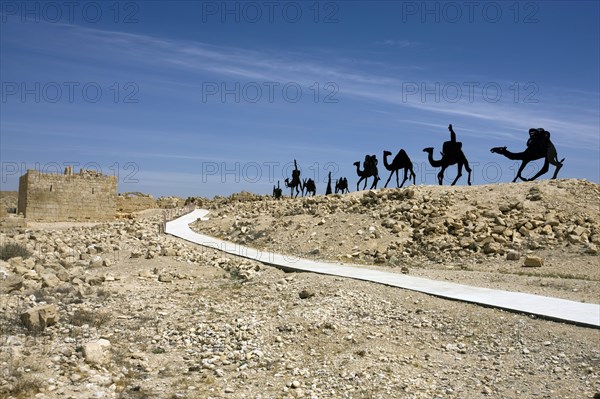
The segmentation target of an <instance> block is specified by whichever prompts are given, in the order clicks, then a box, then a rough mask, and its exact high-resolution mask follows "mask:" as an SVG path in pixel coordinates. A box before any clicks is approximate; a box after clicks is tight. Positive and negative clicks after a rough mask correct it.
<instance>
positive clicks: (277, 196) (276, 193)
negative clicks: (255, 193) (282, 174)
mask: <svg viewBox="0 0 600 399" xmlns="http://www.w3.org/2000/svg"><path fill="white" fill-rule="evenodd" d="M282 195H283V192H282V190H281V188H280V187H279V180H277V187H275V186H273V198H275V199H281V196H282Z"/></svg>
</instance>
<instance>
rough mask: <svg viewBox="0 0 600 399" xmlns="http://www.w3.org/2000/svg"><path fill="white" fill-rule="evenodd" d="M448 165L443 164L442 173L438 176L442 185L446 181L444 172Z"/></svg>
mask: <svg viewBox="0 0 600 399" xmlns="http://www.w3.org/2000/svg"><path fill="white" fill-rule="evenodd" d="M446 168H447V166H445V165H444V166H442V170H440V173H438V175H437V177H438V183H439V185H440V186H441V185H442V184H443V182H444V172H445V171H446Z"/></svg>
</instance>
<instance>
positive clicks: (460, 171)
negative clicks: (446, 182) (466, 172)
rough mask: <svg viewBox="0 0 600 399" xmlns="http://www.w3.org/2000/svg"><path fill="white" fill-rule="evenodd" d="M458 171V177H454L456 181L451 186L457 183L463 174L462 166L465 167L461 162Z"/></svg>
mask: <svg viewBox="0 0 600 399" xmlns="http://www.w3.org/2000/svg"><path fill="white" fill-rule="evenodd" d="M457 166H458V168H457V169H458V173H457V174H456V178H455V179H454V181H453V182H452V184H451V186H453V185H455V184H456V182H457V181H458V179H460V177H461V176H462V168H463V164H462V163H459V164H458V165H457Z"/></svg>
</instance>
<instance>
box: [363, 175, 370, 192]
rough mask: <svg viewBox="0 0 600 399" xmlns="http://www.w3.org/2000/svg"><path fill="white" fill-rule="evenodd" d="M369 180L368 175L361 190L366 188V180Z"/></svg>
mask: <svg viewBox="0 0 600 399" xmlns="http://www.w3.org/2000/svg"><path fill="white" fill-rule="evenodd" d="M368 180H369V178H368V177H365V184H364V185H363V190H366V189H367V181H368Z"/></svg>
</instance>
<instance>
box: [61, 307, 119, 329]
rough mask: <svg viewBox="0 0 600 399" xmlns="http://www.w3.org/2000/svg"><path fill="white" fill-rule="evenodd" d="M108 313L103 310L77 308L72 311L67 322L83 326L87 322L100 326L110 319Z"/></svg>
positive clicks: (89, 324)
mask: <svg viewBox="0 0 600 399" xmlns="http://www.w3.org/2000/svg"><path fill="white" fill-rule="evenodd" d="M110 319H111V317H110V314H108V313H104V312H92V311H89V310H85V309H78V310H76V311H75V312H74V313H73V316H71V318H70V320H69V322H70V323H71V324H72V325H74V326H79V327H81V326H83V325H84V324H87V325H88V326H92V327H96V328H98V327H101V326H103V325H104V324H106V323H108V322H109V321H110Z"/></svg>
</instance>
